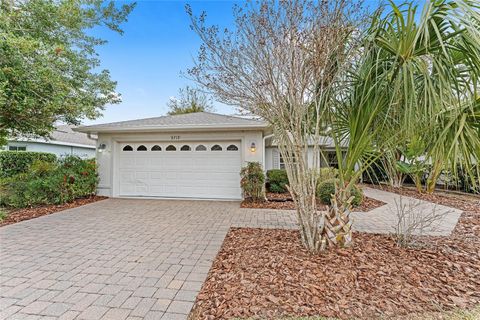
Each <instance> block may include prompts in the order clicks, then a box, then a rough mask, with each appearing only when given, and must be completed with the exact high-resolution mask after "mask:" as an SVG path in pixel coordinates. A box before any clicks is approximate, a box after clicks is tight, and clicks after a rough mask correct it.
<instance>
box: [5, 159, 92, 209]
mask: <svg viewBox="0 0 480 320" xmlns="http://www.w3.org/2000/svg"><path fill="white" fill-rule="evenodd" d="M97 184H98V174H97V166H96V163H95V160H94V159H89V160H83V159H80V158H79V157H76V156H67V157H65V158H61V159H60V160H58V161H55V162H54V163H51V162H46V161H41V160H36V161H35V162H34V163H33V164H32V165H31V166H30V167H29V169H28V170H27V172H25V173H20V174H18V175H15V176H13V177H9V178H4V179H2V180H1V181H0V192H1V193H2V197H1V199H0V205H4V206H7V207H12V208H24V207H33V206H38V205H45V204H63V203H67V202H70V201H73V200H74V199H77V198H82V197H88V196H92V195H94V194H95V193H96V188H97Z"/></svg>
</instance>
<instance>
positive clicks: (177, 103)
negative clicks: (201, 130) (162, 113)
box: [167, 86, 214, 115]
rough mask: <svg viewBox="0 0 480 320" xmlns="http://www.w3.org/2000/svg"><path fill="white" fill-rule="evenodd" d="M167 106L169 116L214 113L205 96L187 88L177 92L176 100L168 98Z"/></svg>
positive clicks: (209, 101)
mask: <svg viewBox="0 0 480 320" xmlns="http://www.w3.org/2000/svg"><path fill="white" fill-rule="evenodd" d="M167 106H168V108H169V109H170V111H168V114H169V115H174V114H185V113H194V112H205V111H214V109H213V106H212V102H211V100H210V99H209V98H208V97H207V95H205V94H204V93H202V92H200V91H198V90H196V89H194V88H190V87H189V86H186V87H185V88H183V89H180V90H179V91H178V98H177V97H172V98H170V101H169V102H168V103H167Z"/></svg>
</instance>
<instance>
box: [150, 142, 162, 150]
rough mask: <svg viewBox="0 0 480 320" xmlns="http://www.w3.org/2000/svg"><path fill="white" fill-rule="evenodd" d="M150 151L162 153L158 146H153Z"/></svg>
mask: <svg viewBox="0 0 480 320" xmlns="http://www.w3.org/2000/svg"><path fill="white" fill-rule="evenodd" d="M151 150H152V151H162V147H160V146H159V145H158V144H156V145H154V146H153V147H152V149H151Z"/></svg>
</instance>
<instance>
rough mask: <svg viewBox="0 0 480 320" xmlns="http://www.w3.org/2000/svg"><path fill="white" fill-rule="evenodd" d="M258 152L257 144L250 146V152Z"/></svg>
mask: <svg viewBox="0 0 480 320" xmlns="http://www.w3.org/2000/svg"><path fill="white" fill-rule="evenodd" d="M256 150H257V146H256V145H255V142H252V144H250V151H251V152H252V153H254V152H255V151H256Z"/></svg>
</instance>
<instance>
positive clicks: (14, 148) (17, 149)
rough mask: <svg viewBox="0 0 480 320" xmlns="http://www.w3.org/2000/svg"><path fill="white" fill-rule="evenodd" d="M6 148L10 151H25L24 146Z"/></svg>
mask: <svg viewBox="0 0 480 320" xmlns="http://www.w3.org/2000/svg"><path fill="white" fill-rule="evenodd" d="M8 150H10V151H27V147H26V146H8Z"/></svg>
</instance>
